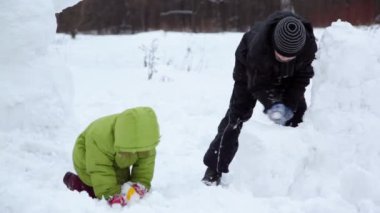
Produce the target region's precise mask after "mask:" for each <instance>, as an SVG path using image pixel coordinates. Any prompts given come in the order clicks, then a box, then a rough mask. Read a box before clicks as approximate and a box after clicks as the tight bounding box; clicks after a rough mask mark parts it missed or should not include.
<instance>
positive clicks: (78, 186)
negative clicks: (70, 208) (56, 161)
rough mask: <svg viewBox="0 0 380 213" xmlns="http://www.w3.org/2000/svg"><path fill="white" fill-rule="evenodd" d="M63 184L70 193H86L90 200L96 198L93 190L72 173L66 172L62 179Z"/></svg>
mask: <svg viewBox="0 0 380 213" xmlns="http://www.w3.org/2000/svg"><path fill="white" fill-rule="evenodd" d="M63 183H65V185H66V186H67V188H68V189H70V190H71V191H78V192H82V191H86V192H87V193H88V195H89V196H90V197H92V198H96V196H95V193H94V189H93V188H92V187H91V186H88V185H86V184H85V183H83V182H82V181H81V179H80V178H79V177H78V176H77V175H76V174H74V173H71V172H66V174H65V176H64V177H63Z"/></svg>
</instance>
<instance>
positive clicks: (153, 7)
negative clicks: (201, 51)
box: [56, 0, 380, 35]
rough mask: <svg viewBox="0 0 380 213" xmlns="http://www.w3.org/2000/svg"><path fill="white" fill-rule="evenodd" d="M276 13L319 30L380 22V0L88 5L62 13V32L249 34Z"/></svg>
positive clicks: (151, 0) (133, 0)
mask: <svg viewBox="0 0 380 213" xmlns="http://www.w3.org/2000/svg"><path fill="white" fill-rule="evenodd" d="M276 10H290V11H293V12H295V13H297V14H299V15H301V16H302V17H304V18H306V19H307V20H309V21H310V22H311V23H312V24H313V25H314V26H315V27H326V26H329V25H330V23H331V22H333V21H336V20H338V19H341V20H342V21H348V22H350V23H351V24H353V25H371V24H375V23H379V22H380V0H265V1H264V0H82V1H80V2H79V3H77V4H76V5H73V6H71V7H68V8H66V9H64V10H63V11H62V12H60V13H57V14H56V18H57V32H58V33H70V34H72V35H75V34H76V33H78V32H79V33H92V34H119V33H123V34H125V33H127V34H133V33H138V32H144V31H151V30H165V31H187V32H224V31H232V32H233V31H235V32H243V31H246V30H248V29H249V27H250V26H252V25H253V24H254V23H255V22H256V21H260V20H264V19H265V18H266V17H267V16H268V15H269V14H271V13H272V12H273V11H276Z"/></svg>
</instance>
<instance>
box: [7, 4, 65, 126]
mask: <svg viewBox="0 0 380 213" xmlns="http://www.w3.org/2000/svg"><path fill="white" fill-rule="evenodd" d="M0 25H1V26H2V30H1V32H0V42H1V44H0V46H1V49H0V70H1V73H0V81H1V84H0V90H1V93H0V117H1V118H2V119H1V120H0V131H10V130H15V129H31V130H33V131H35V130H38V131H39V130H43V129H51V128H58V127H60V126H62V124H63V123H65V120H67V119H68V118H67V117H68V116H67V115H68V113H69V112H70V99H71V90H72V85H71V80H70V75H69V73H68V72H67V71H66V69H67V68H66V67H65V66H64V63H63V62H62V57H60V56H59V54H60V53H59V52H57V51H55V50H52V49H50V48H49V45H50V44H51V43H52V42H53V41H54V38H55V28H56V24H55V18H54V8H53V2H52V1H51V0H49V1H46V0H36V1H33V2H32V3H31V2H30V1H27V0H15V1H1V3H0ZM47 55H49V56H47ZM49 131H50V130H47V131H46V130H43V131H41V132H42V133H46V132H49ZM50 133H51V132H50Z"/></svg>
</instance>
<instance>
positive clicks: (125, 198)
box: [108, 183, 147, 206]
mask: <svg viewBox="0 0 380 213" xmlns="http://www.w3.org/2000/svg"><path fill="white" fill-rule="evenodd" d="M128 186H129V187H128V188H127V191H126V193H121V194H116V195H114V196H112V197H111V198H110V199H109V200H108V204H109V205H110V206H112V205H114V204H119V205H121V206H126V205H127V204H128V203H130V202H133V201H135V200H139V199H141V198H143V197H144V196H145V194H146V193H147V190H146V188H145V186H144V185H142V184H140V183H128Z"/></svg>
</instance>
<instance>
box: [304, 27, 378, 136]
mask: <svg viewBox="0 0 380 213" xmlns="http://www.w3.org/2000/svg"><path fill="white" fill-rule="evenodd" d="M319 44H320V45H319V51H318V55H317V58H318V60H316V61H315V62H314V64H313V65H314V68H315V73H316V74H315V77H314V79H313V87H312V96H311V97H312V100H311V107H310V111H309V115H310V116H311V118H312V122H313V124H314V125H315V126H316V127H317V128H318V129H321V130H326V131H334V132H340V131H346V130H352V131H370V132H371V131H374V130H375V129H376V130H379V128H378V127H377V126H379V125H378V124H379V121H380V98H379V91H380V31H379V30H373V31H371V30H370V29H367V30H363V29H360V28H355V27H353V26H352V25H351V24H350V23H347V22H335V23H333V24H332V25H331V26H330V27H328V28H327V29H326V30H325V32H324V34H323V36H322V38H321V41H320V43H319Z"/></svg>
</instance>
